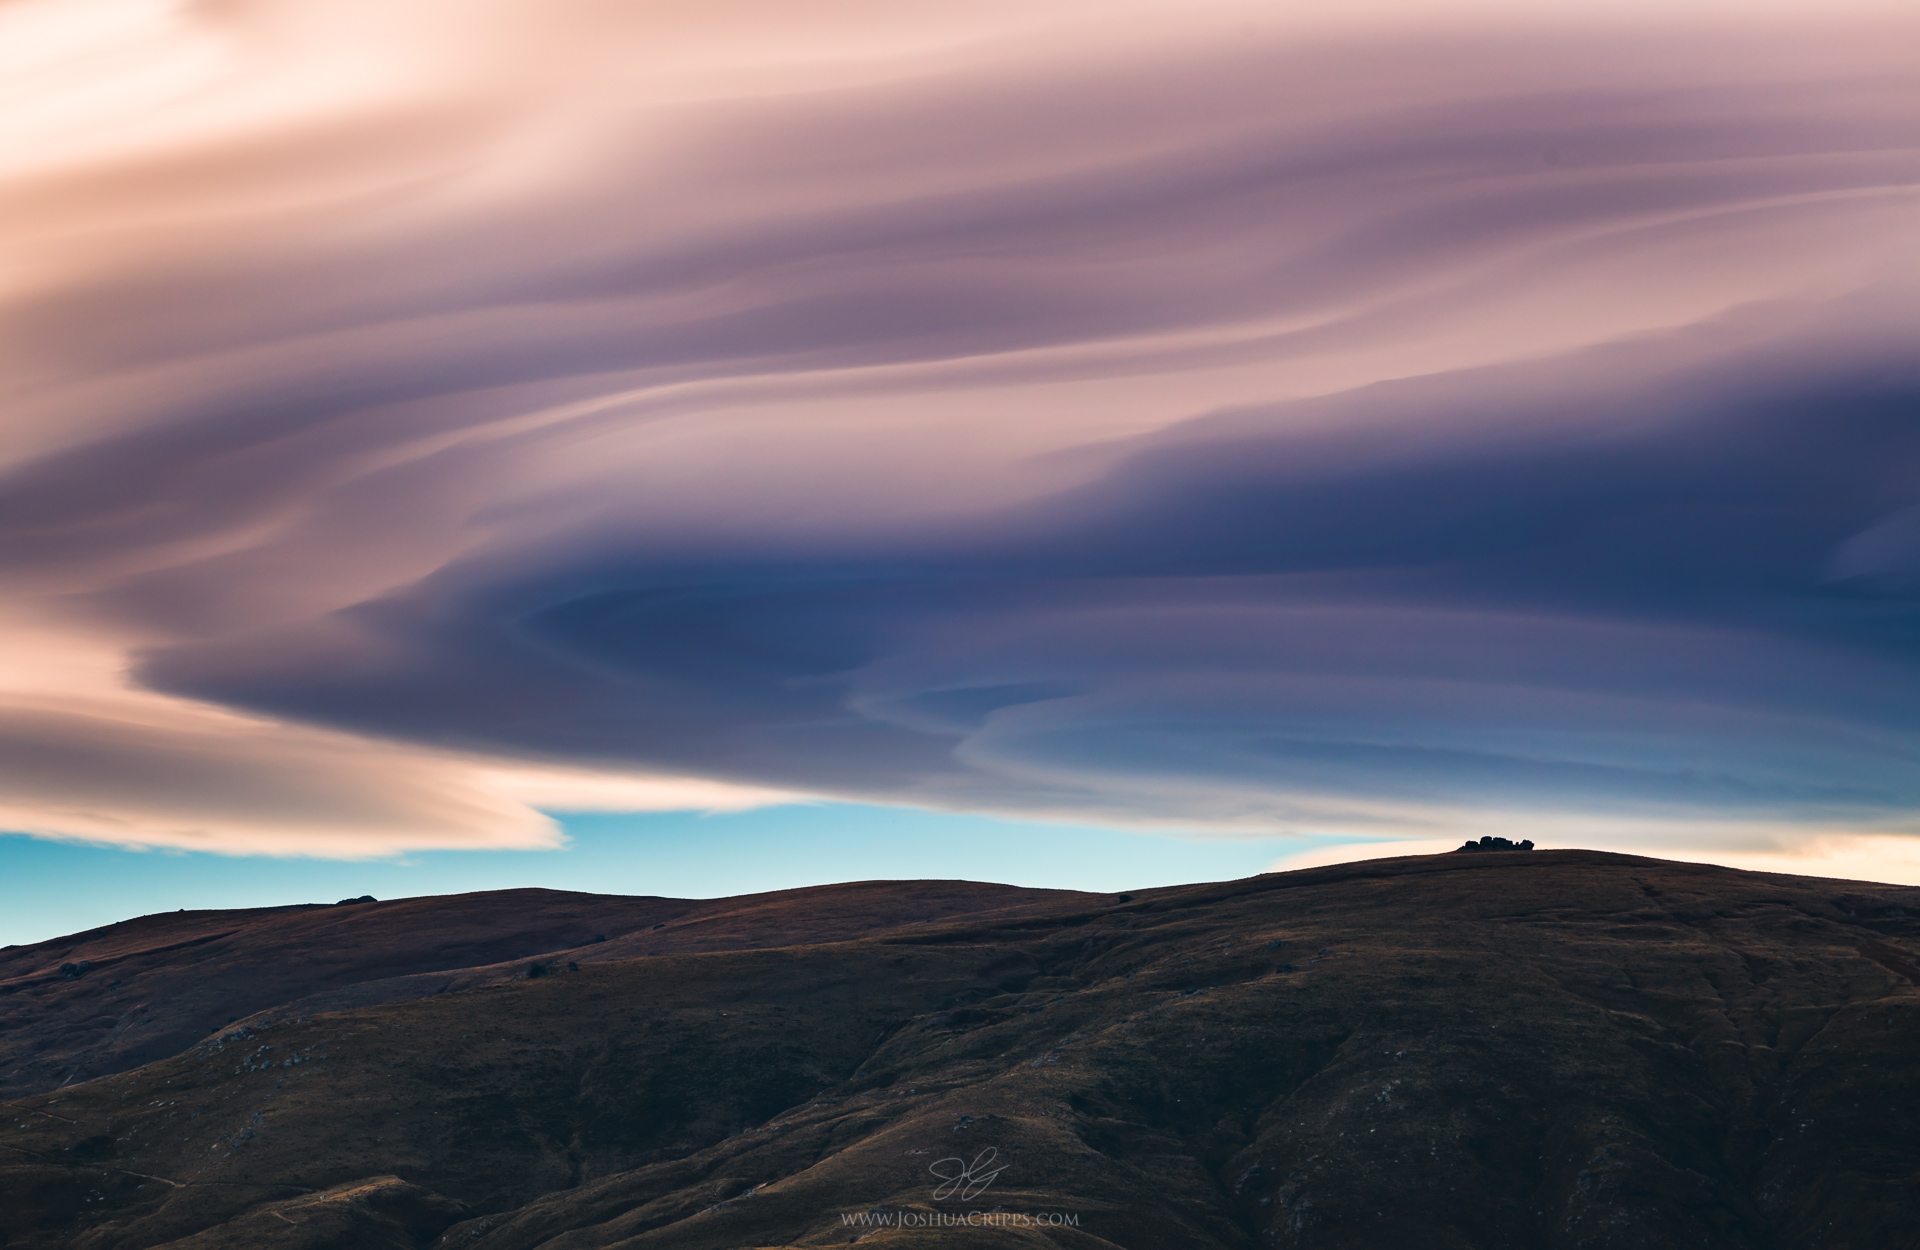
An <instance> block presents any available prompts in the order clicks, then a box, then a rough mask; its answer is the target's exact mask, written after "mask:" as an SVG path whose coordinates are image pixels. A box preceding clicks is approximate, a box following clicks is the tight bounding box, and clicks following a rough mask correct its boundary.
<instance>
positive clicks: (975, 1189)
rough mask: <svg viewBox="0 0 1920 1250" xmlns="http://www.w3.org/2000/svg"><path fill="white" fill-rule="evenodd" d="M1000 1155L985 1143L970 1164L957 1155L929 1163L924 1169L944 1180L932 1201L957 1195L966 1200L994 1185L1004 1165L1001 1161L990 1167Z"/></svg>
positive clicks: (943, 1199) (1005, 1168)
mask: <svg viewBox="0 0 1920 1250" xmlns="http://www.w3.org/2000/svg"><path fill="white" fill-rule="evenodd" d="M999 1157H1000V1152H999V1151H998V1150H996V1149H994V1148H993V1147H992V1146H988V1147H987V1148H986V1149H985V1150H982V1151H981V1152H980V1153H979V1154H977V1155H975V1156H974V1157H973V1162H972V1163H968V1162H967V1161H966V1160H965V1159H962V1158H960V1157H959V1156H958V1155H955V1156H954V1157H952V1158H950V1159H937V1160H935V1161H934V1162H932V1163H929V1164H928V1165H927V1171H929V1172H932V1173H933V1174H934V1175H935V1176H937V1177H939V1178H940V1179H941V1180H942V1181H943V1182H945V1183H944V1184H942V1185H941V1186H940V1188H938V1189H936V1190H934V1191H933V1200H934V1201H935V1202H945V1201H946V1200H947V1199H949V1198H958V1199H960V1201H962V1202H965V1201H966V1200H967V1199H969V1198H971V1197H973V1196H974V1195H975V1194H977V1193H980V1192H982V1191H983V1190H985V1189H986V1187H987V1186H989V1185H991V1184H993V1178H994V1177H996V1176H998V1175H1000V1173H1002V1172H1004V1171H1006V1170H1007V1165H1006V1164H1004V1163H1002V1164H1001V1165H1000V1166H999V1167H995V1166H993V1164H994V1160H996V1159H998V1158H999Z"/></svg>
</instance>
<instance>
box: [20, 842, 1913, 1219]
mask: <svg viewBox="0 0 1920 1250" xmlns="http://www.w3.org/2000/svg"><path fill="white" fill-rule="evenodd" d="M900 888H903V889H904V888H909V887H900ZM869 890H870V892H869V893H867V894H866V895H864V896H863V897H865V898H866V899H867V900H868V901H869V902H871V903H873V904H874V905H875V906H879V905H880V900H881V898H882V897H884V896H885V895H886V893H887V888H886V887H869ZM736 902H737V901H736ZM1916 913H1920V890H1912V889H1904V888H1897V887H1890V886H1874V885H1863V884H1859V883H1848V882H1835V881H1822V880H1816V879H1808V878H1793V877H1782V876H1771V875H1765V874H1754V873H1741V872H1735V871H1732V870H1728V869H1720V868H1712V867H1703V866H1694V865H1683V864H1671V863H1663V862H1659V861H1653V860H1645V859H1636V858H1630V857H1625V856H1615V855H1603V854H1598V853H1592V852H1575V851H1569V852H1542V851H1536V852H1532V853H1512V854H1486V855H1457V856H1434V857H1427V858H1418V859H1402V860H1382V861H1374V862H1371V863H1365V864H1355V865H1343V866H1338V867H1333V868H1324V869H1315V870H1310V871H1306V872H1298V873H1288V874H1278V875H1271V876H1264V877H1257V878H1252V879H1250V880H1247V881H1241V882H1233V883H1228V884H1222V885H1210V886H1196V887H1186V888H1180V889H1172V890H1158V891H1148V892H1143V893H1141V894H1140V895H1139V896H1138V897H1136V898H1134V899H1132V900H1130V901H1127V902H1123V903H1116V902H1113V901H1112V900H1110V899H1107V900H1101V899H1088V898H1085V897H1082V898H1078V899H1068V900H1064V901H1059V902H1055V903H1053V904H1051V905H1049V906H1047V907H1044V908H1035V907H1026V908H1024V909H1018V910H1015V911H1010V912H1007V913H1003V914H1001V915H998V916H989V917H984V918H976V919H966V920H960V921H953V922H947V923H943V924H933V925H924V926H920V927H917V928H912V929H888V930H883V931H880V932H878V933H876V934H875V935H873V936H867V937H858V938H854V939H852V940H847V941H840V942H828V943H817V944H811V945H801V944H790V945H785V946H781V947H775V948H763V949H739V950H733V951H715V952H710V953H699V954H681V953H664V954H654V955H647V956H641V957H635V958H626V959H618V960H612V961H608V962H603V963H597V964H592V963H588V964H581V966H580V970H579V971H578V972H577V973H571V974H568V973H564V972H562V973H561V974H558V975H553V976H547V977H541V978H536V979H521V980H518V981H514V982H511V983H507V984H501V985H497V986H493V987H490V988H485V989H478V990H473V991H469V992H452V993H443V994H439V995H436V996H433V997H430V998H424V999H420V1000H417V1001H412V1002H406V1003H400V1004H395V1005H389V1006H383V1007H377V1008H362V1009H356V1010H351V1011H345V1012H340V1013H335V1014H328V1015H320V1016H317V1017H311V1018H301V1019H297V1020H289V1021H285V1022H282V1023H278V1024H263V1025H259V1026H247V1027H238V1026H237V1027H235V1028H233V1029H231V1030H227V1031H225V1032H223V1033H222V1034H220V1035H219V1036H218V1037H215V1038H212V1039H208V1040H206V1041H204V1042H202V1043H200V1044H198V1045H196V1046H194V1047H193V1048H192V1049H190V1050H188V1051H186V1052H185V1053H182V1054H180V1055H177V1056H174V1057H172V1058H169V1059H165V1060H162V1061H160V1062H157V1063H153V1064H150V1065H148V1066H146V1067H143V1068H140V1069H138V1070H136V1071H130V1072H125V1073H121V1074H118V1075H114V1076H110V1077H105V1078H102V1079H97V1080H94V1081H90V1082H87V1083H86V1084H84V1085H77V1086H71V1087H68V1088H66V1089H63V1090H60V1091H57V1092H54V1093H50V1094H41V1095H36V1096H33V1097H30V1098H26V1099H22V1100H19V1101H18V1102H15V1103H13V1104H11V1105H10V1106H9V1107H8V1111H9V1113H10V1114H9V1115H8V1117H7V1121H6V1123H5V1125H4V1126H0V1156H4V1157H3V1158H0V1189H3V1191H4V1192H5V1194H6V1195H7V1196H8V1201H7V1202H6V1203H5V1204H4V1216H3V1217H0V1218H3V1219H4V1224H3V1225H0V1231H4V1234H5V1236H6V1238H7V1239H8V1240H6V1241H5V1242H4V1244H5V1245H6V1246H7V1247H8V1248H9V1250H14V1248H15V1247H42V1246H55V1245H61V1246H76V1247H83V1248H85V1250H135V1248H136V1247H156V1246H169V1247H176V1248H177V1250H188V1248H191V1250H216V1248H220V1247H235V1248H238V1247H259V1246H286V1247H300V1248H307V1250H320V1248H322V1247H340V1248H342V1250H345V1248H348V1247H356V1248H357V1247H389V1246H391V1247H402V1246H405V1247H419V1246H440V1247H446V1248H448V1250H452V1248H454V1247H477V1248H479V1250H519V1248H527V1250H531V1248H533V1247H544V1248H546V1250H562V1248H565V1250H579V1248H584V1247H600V1246H616V1245H617V1246H622V1247H633V1248H638V1247H653V1246H660V1247H669V1246H671V1247H682V1246H684V1247H712V1248H713V1250H721V1248H723V1247H740V1246H787V1245H841V1244H847V1243H850V1242H852V1241H854V1240H856V1239H858V1240H860V1241H861V1243H862V1244H863V1245H879V1246H887V1245H913V1246H921V1247H931V1246H945V1245H951V1246H974V1247H997V1246H998V1247H1014V1246H1020V1247H1035V1248H1040V1247H1047V1246H1058V1247H1062V1248H1063V1250H1070V1248H1090V1247H1100V1246H1122V1247H1141V1248H1145V1247H1195V1246H1199V1247H1211V1246H1217V1247H1235V1248H1242V1247H1245V1248H1250V1247H1253V1246H1283V1247H1391V1248H1392V1250H1406V1248H1407V1247H1463V1248H1464V1247H1475V1248H1491V1247H1516V1248H1519V1247H1555V1248H1558V1247H1566V1248H1568V1250H1611V1248H1614V1247H1667V1246H1675V1247H1678V1246H1711V1247H1716V1248H1717V1247H1740V1248H1745V1247H1753V1248H1761V1247H1766V1248H1776V1247H1778V1248H1784V1247H1813V1246H1821V1247H1831V1248H1833V1250H1841V1248H1845V1247H1855V1248H1858V1250H1867V1248H1869V1247H1872V1248H1875V1250H1878V1248H1881V1247H1910V1246H1916V1245H1920V1233H1916V1231H1915V1230H1914V1227H1913V1221H1912V1219H1911V1215H1912V1211H1913V1198H1912V1195H1913V1193H1915V1192H1917V1191H1916V1188H1915V1186H1916V1182H1920V1082H1916V1080H1915V1078H1916V1076H1920V992H1917V991H1916V989H1915V986H1914V985H1913V983H1912V981H1911V980H1910V978H1911V977H1912V976H1913V975H1914V974H1915V972H1916V968H1917V967H1920V918H1917V917H1916ZM762 921H764V922H765V924H764V926H762ZM655 923H658V922H655ZM729 923H741V922H729ZM755 923H756V926H762V927H763V928H764V931H768V932H771V931H775V929H776V928H777V925H775V924H774V923H773V922H772V920H771V919H770V918H767V917H762V920H761V921H756V922H755ZM667 931H668V930H658V931H656V930H653V929H651V928H649V929H648V930H647V932H648V933H649V934H652V933H655V932H659V933H665V932H667ZM610 944H611V943H609V945H610ZM575 962H578V961H575ZM562 966H563V967H564V965H562ZM988 1151H992V1152H995V1153H994V1154H993V1155H991V1156H990V1157H988V1156H986V1152H988ZM976 1160H977V1161H979V1162H978V1165H977V1167H975V1168H974V1170H973V1173H972V1178H973V1180H974V1182H975V1185H974V1188H975V1192H973V1193H972V1194H970V1195H968V1194H965V1193H951V1194H948V1193H942V1192H941V1191H940V1190H939V1187H940V1186H941V1185H942V1184H943V1178H953V1177H956V1176H957V1175H958V1171H959V1169H961V1168H962V1167H963V1166H965V1164H963V1163H961V1162H956V1161H966V1162H968V1163H971V1162H973V1161H976ZM930 1169H938V1171H937V1172H935V1171H933V1170H930ZM996 1169H999V1170H998V1171H996ZM989 1174H991V1175H989ZM960 1179H961V1181H962V1182H963V1184H964V1182H965V1180H966V1178H965V1177H961V1178H960ZM983 1182H984V1187H981V1185H982V1183H983ZM969 1213H973V1214H972V1215H971V1217H970V1216H969ZM969 1218H971V1219H972V1222H973V1226H971V1227H968V1226H965V1225H966V1221H967V1220H968V1219H969ZM903 1219H904V1220H907V1221H912V1222H915V1223H919V1224H923V1223H927V1222H932V1221H946V1222H947V1223H948V1224H949V1225H951V1224H952V1223H953V1222H954V1221H958V1222H959V1224H960V1226H957V1227H953V1226H949V1227H945V1228H940V1227H935V1228H927V1227H908V1228H902V1227H899V1226H898V1225H899V1222H900V1221H902V1220H903ZM863 1221H864V1223H863ZM889 1222H891V1223H889Z"/></svg>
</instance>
